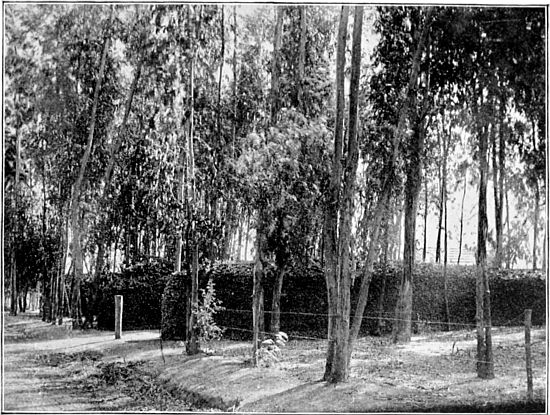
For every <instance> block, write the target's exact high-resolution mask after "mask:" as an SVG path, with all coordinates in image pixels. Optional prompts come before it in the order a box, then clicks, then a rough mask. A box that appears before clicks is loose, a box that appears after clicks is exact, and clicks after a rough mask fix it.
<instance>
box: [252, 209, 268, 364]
mask: <svg viewBox="0 0 550 415" xmlns="http://www.w3.org/2000/svg"><path fill="white" fill-rule="evenodd" d="M258 216H259V218H261V217H264V216H263V213H258ZM258 222H259V223H258V224H257V226H256V244H255V245H256V246H255V251H256V259H255V261H254V275H253V289H252V324H253V328H252V361H253V364H254V366H255V367H257V366H258V363H259V362H258V349H259V346H260V342H261V340H262V337H263V336H262V334H263V333H261V331H262V330H261V327H262V326H263V324H262V321H263V319H264V313H263V299H264V289H263V279H264V272H265V257H264V254H265V249H266V247H265V244H266V237H265V234H264V231H263V228H264V224H263V222H261V221H260V220H258Z"/></svg>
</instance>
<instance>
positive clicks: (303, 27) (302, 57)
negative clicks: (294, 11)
mask: <svg viewBox="0 0 550 415" xmlns="http://www.w3.org/2000/svg"><path fill="white" fill-rule="evenodd" d="M299 8H300V46H299V48H298V108H299V109H300V110H301V111H302V113H303V114H304V115H306V116H307V105H306V99H305V95H304V78H305V62H306V40H307V8H306V6H299Z"/></svg>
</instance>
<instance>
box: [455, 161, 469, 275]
mask: <svg viewBox="0 0 550 415" xmlns="http://www.w3.org/2000/svg"><path fill="white" fill-rule="evenodd" d="M467 184H468V170H466V171H465V172H464V190H463V191H462V201H461V203H460V231H459V233H458V258H457V260H456V263H457V264H458V265H460V258H461V256H462V238H463V237H464V199H465V198H466V186H467Z"/></svg>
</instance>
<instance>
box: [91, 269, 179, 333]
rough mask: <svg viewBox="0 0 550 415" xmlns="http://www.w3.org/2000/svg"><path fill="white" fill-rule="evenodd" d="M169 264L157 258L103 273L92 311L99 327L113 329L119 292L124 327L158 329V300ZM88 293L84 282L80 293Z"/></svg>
mask: <svg viewBox="0 0 550 415" xmlns="http://www.w3.org/2000/svg"><path fill="white" fill-rule="evenodd" d="M171 268H172V265H171V264H169V263H167V262H164V261H159V260H154V261H148V262H144V263H138V264H136V265H133V266H131V267H129V268H127V269H124V270H123V271H122V272H120V273H105V274H102V275H101V276H100V278H99V281H98V285H99V290H98V298H97V303H96V305H95V307H94V306H92V305H90V307H93V308H94V312H93V314H95V315H97V325H98V328H101V329H107V330H113V329H114V318H115V300H114V296H115V295H122V296H123V298H124V303H123V318H122V327H123V330H133V329H146V328H158V327H159V326H160V321H161V300H162V293H163V291H164V286H165V284H166V280H167V277H168V276H169V275H170V272H171ZM89 292H90V287H89V284H84V287H83V295H84V296H86V293H89Z"/></svg>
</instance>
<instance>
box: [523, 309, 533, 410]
mask: <svg viewBox="0 0 550 415" xmlns="http://www.w3.org/2000/svg"><path fill="white" fill-rule="evenodd" d="M525 368H526V370H527V399H528V400H530V401H532V400H533V368H532V366H531V310H530V309H527V310H525Z"/></svg>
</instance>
